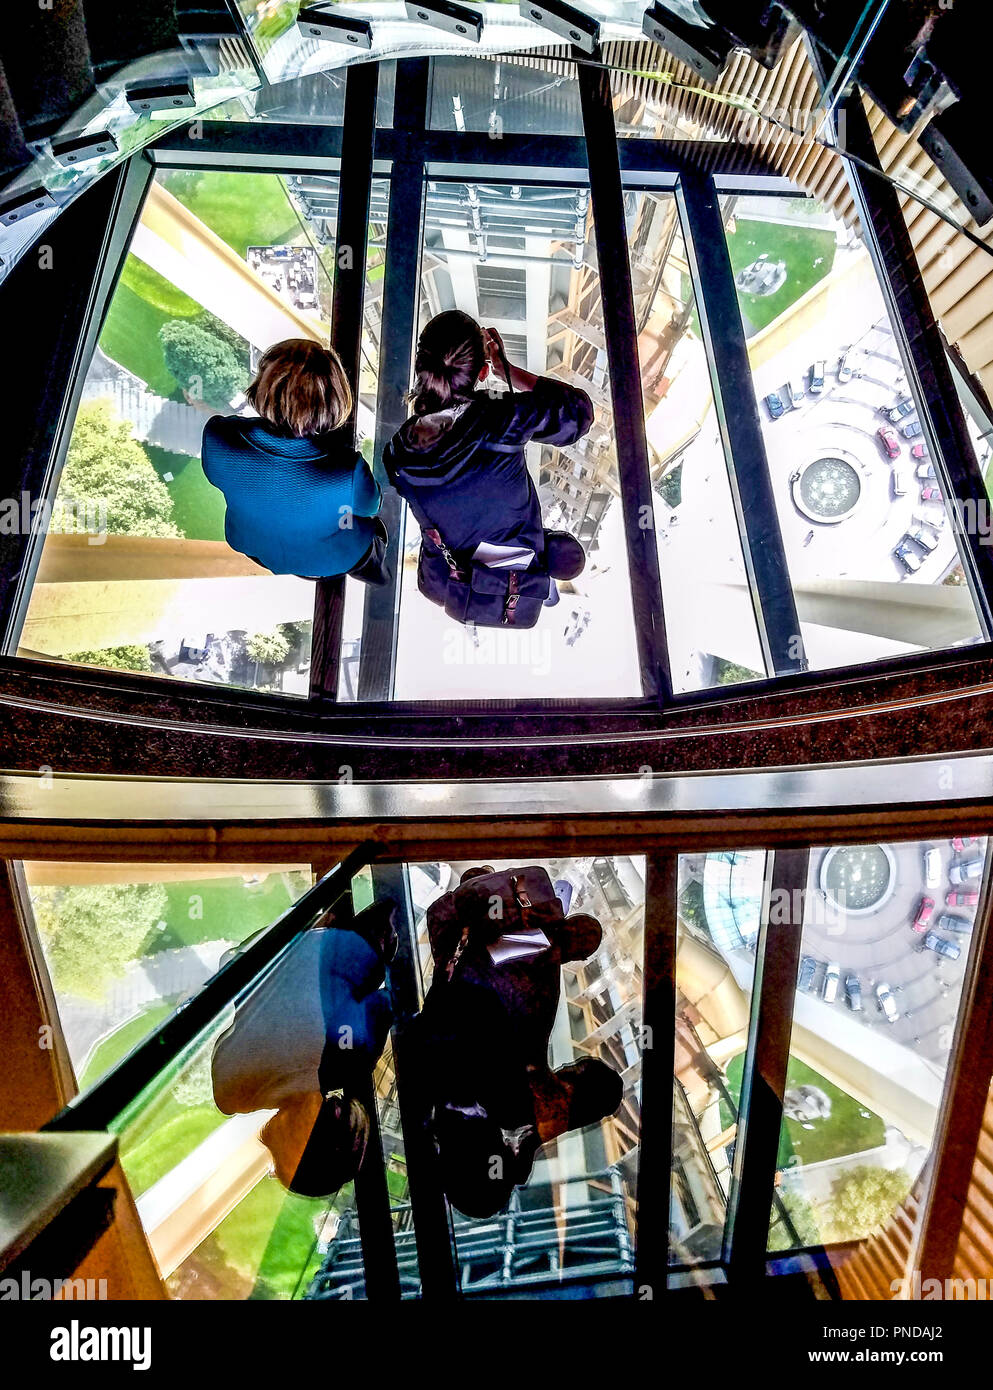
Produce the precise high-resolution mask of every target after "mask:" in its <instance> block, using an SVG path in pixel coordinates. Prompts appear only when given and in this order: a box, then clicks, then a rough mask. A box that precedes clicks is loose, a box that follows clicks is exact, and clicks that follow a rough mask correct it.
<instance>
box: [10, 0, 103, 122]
mask: <svg viewBox="0 0 993 1390" xmlns="http://www.w3.org/2000/svg"><path fill="white" fill-rule="evenodd" d="M0 65H2V66H3V70H4V72H5V73H6V77H7V86H8V88H9V90H10V95H11V98H12V99H13V103H14V108H15V110H16V111H17V119H18V120H19V122H20V125H21V131H22V133H23V135H24V139H25V140H28V141H32V140H45V139H47V138H48V137H49V136H51V135H53V134H54V133H55V132H56V131H57V130H58V129H59V128H60V127H61V126H63V125H64V124H65V122H66V121H68V120H69V118H70V117H71V116H72V115H74V114H75V112H77V111H78V110H79V108H80V107H81V106H82V105H83V103H84V102H85V101H86V100H87V99H88V98H89V97H91V96H93V95H94V93H95V91H96V87H95V86H94V81H93V69H92V66H91V64H90V50H89V45H88V43H87V39H86V26H85V24H84V22H83V8H82V4H81V3H80V0H52V8H51V9H50V10H49V9H41V8H40V6H38V5H21V6H19V7H18V16H17V23H16V24H12V23H5V24H0Z"/></svg>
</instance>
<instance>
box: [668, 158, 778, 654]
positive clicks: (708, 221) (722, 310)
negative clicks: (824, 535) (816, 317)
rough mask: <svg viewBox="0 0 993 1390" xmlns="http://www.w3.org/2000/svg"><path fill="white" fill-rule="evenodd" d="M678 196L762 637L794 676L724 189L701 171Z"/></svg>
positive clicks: (685, 180) (684, 180) (683, 180)
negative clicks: (723, 204) (722, 200)
mask: <svg viewBox="0 0 993 1390" xmlns="http://www.w3.org/2000/svg"><path fill="white" fill-rule="evenodd" d="M676 197H677V201H678V203H679V210H680V215H681V217H682V219H683V239H684V241H685V244H686V255H687V259H688V261H689V266H690V275H691V278H692V281H693V289H694V293H695V295H696V305H697V312H698V314H699V317H700V327H701V330H702V332H703V339H704V343H705V345H706V349H707V361H708V364H709V366H710V379H711V386H712V388H713V394H714V409H715V410H716V412H717V420H718V424H719V426H720V432H721V439H722V441H723V444H724V455H725V459H726V461H727V467H728V475H729V478H730V482H731V496H732V498H733V501H734V509H735V515H736V517H737V522H738V531H739V534H740V537H741V550H742V555H743V557H744V561H745V572H746V574H747V575H748V584H749V589H750V591H751V595H752V603H753V605H754V608H755V621H756V624H757V627H758V636H759V642H760V644H761V647H762V654H763V658H764V660H765V663H766V672H767V674H768V675H776V676H782V675H787V674H790V673H792V672H794V671H802V670H805V669H806V660H805V658H804V657H803V647H802V643H801V639H800V620H799V618H798V617H797V611H796V602H795V600H794V597H793V586H792V583H791V580H790V573H789V568H788V566H787V563H786V551H785V548H784V546H783V536H782V532H781V531H780V529H779V517H778V514H777V512H776V498H775V494H774V492H773V488H772V479H771V477H770V475H769V461H768V459H767V457H766V452H765V444H764V442H763V439H762V427H761V425H760V423H759V412H758V403H757V401H756V399H755V387H754V384H753V381H752V368H751V364H750V362H749V360H748V349H747V348H746V346H745V333H744V329H743V328H742V323H741V314H740V312H739V309H738V297H737V294H736V292H735V287H734V275H733V272H732V270H731V257H730V255H729V253H728V247H727V239H726V237H725V235H724V219H723V217H722V215H721V207H720V194H719V193H718V192H717V189H716V188H715V186H714V181H713V179H711V178H705V177H703V176H702V175H700V174H695V173H693V174H684V175H682V176H681V177H680V180H679V185H678V187H677V190H676Z"/></svg>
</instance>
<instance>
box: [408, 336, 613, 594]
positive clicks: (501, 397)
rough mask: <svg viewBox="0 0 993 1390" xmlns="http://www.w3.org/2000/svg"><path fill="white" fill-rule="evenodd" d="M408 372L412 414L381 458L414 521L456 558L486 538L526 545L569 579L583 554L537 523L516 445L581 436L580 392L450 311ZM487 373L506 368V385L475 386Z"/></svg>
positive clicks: (589, 416)
mask: <svg viewBox="0 0 993 1390" xmlns="http://www.w3.org/2000/svg"><path fill="white" fill-rule="evenodd" d="M414 371H415V376H416V381H415V385H414V391H413V393H412V396H411V401H412V404H413V411H414V413H413V416H412V417H411V418H410V419H409V420H408V421H407V422H406V424H404V425H403V426H402V427H401V428H400V429H399V430H398V431H397V433H396V434H395V435H394V436H393V438H392V439H391V440H390V442H389V444H388V445H387V446H386V451H385V456H384V461H385V464H386V469H387V473H388V476H389V479H390V482H391V483H392V484H393V486H394V487H395V488H396V490H397V491H398V492H399V493H400V495H401V497H403V498H404V499H405V500H406V501H407V502H408V503H409V505H410V507H411V510H412V511H413V513H414V516H415V517H416V518H417V520H418V522H419V523H420V525H421V526H422V527H427V526H430V527H433V528H436V529H437V530H438V531H439V532H440V534H441V537H442V539H443V540H444V542H445V544H446V545H447V546H448V548H449V549H450V550H451V551H453V552H454V553H455V555H456V557H457V558H458V559H459V561H460V562H461V561H467V560H468V559H469V558H470V557H471V556H472V554H473V552H474V551H475V550H476V547H477V546H478V545H480V543H481V542H487V543H489V544H491V545H498V546H506V547H514V548H518V549H520V550H521V551H522V552H526V551H531V552H532V553H533V555H534V558H535V563H536V564H542V565H543V566H544V567H545V568H546V569H547V572H548V573H549V574H551V575H552V576H553V577H554V578H557V579H573V578H575V577H576V575H578V574H580V573H581V572H582V569H583V566H584V565H585V562H586V557H585V554H584V553H583V548H582V546H581V545H580V543H579V542H578V541H577V540H576V539H575V538H574V537H572V536H570V535H568V534H567V533H566V532H562V531H555V532H545V531H544V530H543V528H542V521H541V504H540V502H539V500H538V494H537V492H536V490H535V486H534V483H533V482H532V480H531V476H530V474H529V473H528V470H527V465H526V463H525V458H524V447H525V445H526V444H527V443H528V441H529V440H532V439H533V440H535V441H536V442H538V443H542V444H552V445H566V444H571V443H572V442H573V441H574V440H576V439H581V438H582V436H583V435H584V434H586V433H587V431H588V430H589V428H590V425H591V424H592V423H593V406H592V405H591V403H590V398H589V396H587V395H586V393H585V391H579V390H577V389H576V388H575V387H573V386H567V385H566V384H565V382H562V381H556V380H554V379H553V378H552V377H546V376H535V375H534V374H533V373H532V372H526V371H524V370H523V369H522V368H520V367H510V366H508V365H507V363H506V356H505V354H504V352H503V344H502V342H501V340H500V335H499V333H497V332H496V330H495V329H492V328H489V329H485V330H484V329H482V328H480V326H479V324H478V323H476V321H475V320H474V319H472V318H470V317H469V315H468V314H464V313H462V312H461V310H459V309H452V310H449V311H448V312H446V313H443V314H438V315H437V317H436V318H433V319H432V320H431V322H430V323H429V324H428V325H427V327H426V328H425V330H424V332H423V333H422V334H421V337H420V341H419V342H418V345H417V356H416V358H415V361H414ZM490 372H492V373H493V375H494V376H496V377H498V378H499V379H500V380H504V381H505V380H506V375H507V374H508V373H509V377H510V381H509V384H510V386H511V387H512V391H507V392H503V393H501V394H496V393H495V392H492V391H477V389H476V388H477V387H478V386H479V385H481V383H482V382H483V380H484V378H485V377H486V376H487V374H488V373H490ZM477 558H478V559H483V560H484V562H486V557H485V556H484V555H483V554H480V556H478V557H477Z"/></svg>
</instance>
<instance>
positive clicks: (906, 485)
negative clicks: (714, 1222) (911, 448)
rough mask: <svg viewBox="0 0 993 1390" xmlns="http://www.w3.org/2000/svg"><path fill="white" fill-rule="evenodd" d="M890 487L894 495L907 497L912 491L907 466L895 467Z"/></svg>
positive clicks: (891, 475)
mask: <svg viewBox="0 0 993 1390" xmlns="http://www.w3.org/2000/svg"><path fill="white" fill-rule="evenodd" d="M890 487H891V488H892V489H893V496H894V497H906V495H907V493H908V492H909V491H910V474H909V473H908V472H907V470H906V469H905V468H894V469H893V472H892V473H891V474H890Z"/></svg>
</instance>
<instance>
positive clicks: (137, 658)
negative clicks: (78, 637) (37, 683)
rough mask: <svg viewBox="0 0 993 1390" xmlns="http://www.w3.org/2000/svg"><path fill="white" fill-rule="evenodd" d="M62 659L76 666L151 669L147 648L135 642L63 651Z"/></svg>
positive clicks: (124, 669) (120, 669)
mask: <svg viewBox="0 0 993 1390" xmlns="http://www.w3.org/2000/svg"><path fill="white" fill-rule="evenodd" d="M62 660H63V661H72V662H75V664H76V665H77V666H105V667H106V666H111V667H113V668H114V669H115V670H118V671H151V669H152V658H151V657H150V656H149V654H148V648H147V647H145V646H139V645H138V644H137V643H135V644H134V645H132V646H126V647H101V648H100V649H99V650H97V651H92V652H63V653H62Z"/></svg>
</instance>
